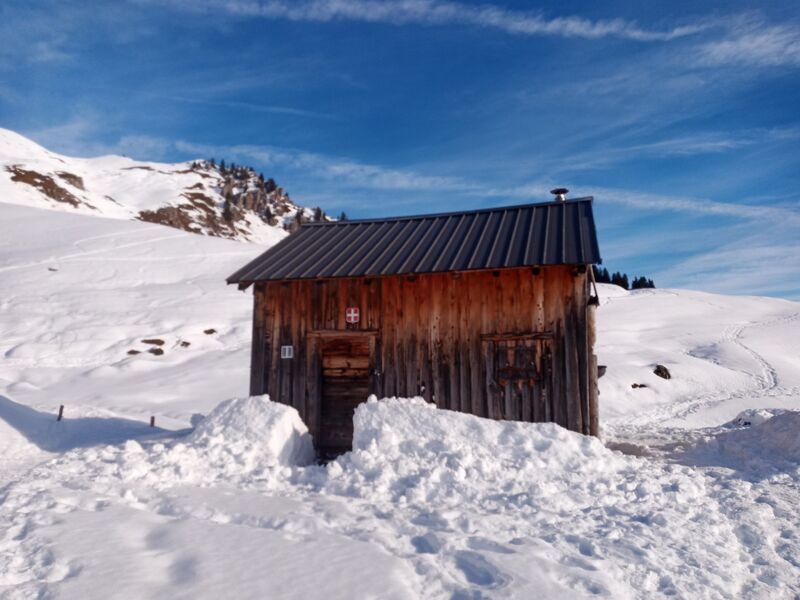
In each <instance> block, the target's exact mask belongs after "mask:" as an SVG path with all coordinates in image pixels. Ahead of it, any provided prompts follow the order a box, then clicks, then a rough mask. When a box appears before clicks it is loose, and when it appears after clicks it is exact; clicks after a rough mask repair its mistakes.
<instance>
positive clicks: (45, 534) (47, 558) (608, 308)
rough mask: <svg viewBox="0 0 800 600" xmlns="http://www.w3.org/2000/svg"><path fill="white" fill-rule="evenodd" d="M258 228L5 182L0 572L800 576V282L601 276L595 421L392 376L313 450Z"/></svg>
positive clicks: (75, 589) (413, 585)
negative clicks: (728, 286) (329, 442)
mask: <svg viewBox="0 0 800 600" xmlns="http://www.w3.org/2000/svg"><path fill="white" fill-rule="evenodd" d="M0 200H1V199H0ZM261 250H262V248H259V247H256V246H252V245H246V244H242V243H239V242H233V241H227V240H221V239H215V238H210V237H203V236H197V235H192V234H188V233H184V232H181V231H177V230H174V229H170V228H166V227H162V226H158V225H150V224H146V223H139V222H130V221H125V220H113V219H102V218H95V217H89V216H85V215H81V214H76V213H74V212H56V211H42V210H39V209H37V208H31V207H27V206H21V205H11V204H5V203H2V202H0V290H2V293H0V597H3V598H5V597H9V598H18V597H19V598H39V597H58V598H112V597H113V598H156V597H159V598H162V597H170V598H218V597H236V598H326V599H327V598H343V599H344V598H347V599H352V598H532V597H545V598H552V597H555V598H577V597H584V596H601V597H610V598H653V597H664V596H672V597H680V598H796V597H797V596H798V594H800V516H798V511H797V506H798V505H800V413H798V412H797V411H798V410H800V320H798V315H799V314H800V304H798V303H794V302H788V301H781V300H775V299H768V298H755V297H730V296H719V295H711V294H704V293H699V292H689V291H684V290H644V291H639V292H632V293H628V292H624V291H622V290H620V289H619V288H614V287H611V286H601V289H600V294H601V296H602V306H601V307H600V309H599V314H598V323H599V328H600V331H599V348H598V352H599V357H600V363H601V364H605V365H607V366H608V371H607V373H606V375H605V376H604V377H603V378H602V379H601V411H602V428H603V439H602V440H596V439H591V438H586V437H583V436H580V435H577V434H573V433H570V432H567V431H565V430H563V429H561V428H559V427H557V426H555V425H552V424H542V425H530V424H520V423H498V422H492V421H486V420H481V419H477V418H474V417H471V416H469V415H462V414H456V413H450V412H447V411H441V410H436V409H434V408H432V407H430V406H428V405H426V404H423V403H421V402H420V401H415V400H413V399H411V400H402V399H396V400H387V401H381V402H371V403H368V404H365V405H362V406H361V407H360V408H359V410H358V412H357V415H356V422H355V428H356V439H355V444H354V451H353V452H351V453H349V454H346V455H344V456H343V457H341V458H339V459H338V460H337V461H335V462H333V463H330V464H329V465H327V466H318V465H313V464H312V465H309V464H308V460H309V454H308V450H309V447H308V442H309V440H308V434H307V432H306V431H305V428H304V426H303V424H302V423H301V422H300V421H299V418H298V417H297V414H296V413H295V412H294V411H293V410H292V409H290V408H288V407H284V406H282V405H278V404H274V403H271V402H269V401H268V400H267V399H265V398H249V399H248V398H245V395H246V391H247V378H248V368H249V364H248V363H249V348H248V344H249V336H250V310H251V306H252V298H251V296H250V295H249V294H243V293H241V292H238V291H236V290H235V289H234V288H232V287H231V288H228V287H226V286H225V285H224V278H225V276H227V275H229V274H230V273H231V272H232V271H234V270H235V269H236V268H238V267H239V266H240V265H241V264H243V263H244V262H246V261H247V260H248V259H250V258H251V257H253V256H254V255H256V254H258V253H259V252H260V251H261ZM212 330H213V332H212ZM206 332H210V333H206ZM143 340H150V341H151V343H147V342H144V341H143ZM156 340H159V341H162V342H163V343H162V344H158V343H154V342H155V341H156ZM186 342H188V345H187V344H186ZM153 349H159V350H162V351H163V354H158V353H156V354H153V353H151V352H149V350H153ZM131 350H134V351H138V352H139V353H138V354H128V352H129V351H131ZM656 364H662V365H664V366H666V367H668V368H669V370H670V371H671V373H672V378H671V379H669V380H664V379H661V378H659V377H657V376H655V375H654V374H653V372H652V371H653V368H654V366H655V365H656ZM634 383H637V384H644V385H645V386H646V387H636V388H633V387H631V386H632V384H634ZM229 398H240V399H239V400H234V401H231V402H227V403H225V404H223V405H221V406H219V407H218V408H216V409H215V407H217V405H219V404H220V403H221V402H222V401H225V400H228V399H229ZM62 404H63V405H64V406H65V413H64V414H65V417H64V420H63V421H61V422H57V421H56V420H55V415H56V413H57V410H58V406H59V405H62ZM742 411H747V412H745V414H743V415H741V416H740V413H742ZM151 415H154V416H155V417H156V427H155V428H150V427H149V426H148V421H149V418H150V416H151ZM200 415H208V417H207V418H206V419H205V420H201V417H200ZM737 417H739V418H737Z"/></svg>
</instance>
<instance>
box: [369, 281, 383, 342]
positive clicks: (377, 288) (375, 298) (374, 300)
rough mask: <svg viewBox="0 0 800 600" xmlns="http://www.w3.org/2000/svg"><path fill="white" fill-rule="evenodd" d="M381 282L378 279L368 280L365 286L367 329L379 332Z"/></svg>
mask: <svg viewBox="0 0 800 600" xmlns="http://www.w3.org/2000/svg"><path fill="white" fill-rule="evenodd" d="M381 291H382V287H381V282H380V280H379V279H370V284H369V286H367V293H368V297H367V304H368V305H369V318H368V321H367V328H368V329H372V330H379V329H380V328H381V310H382V307H381Z"/></svg>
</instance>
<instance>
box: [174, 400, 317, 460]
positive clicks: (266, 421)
mask: <svg viewBox="0 0 800 600" xmlns="http://www.w3.org/2000/svg"><path fill="white" fill-rule="evenodd" d="M187 441H188V443H189V444H191V445H193V446H196V447H201V448H204V449H207V450H210V451H213V452H215V453H218V452H224V453H226V454H229V455H230V456H231V457H233V458H235V459H236V461H237V462H238V463H243V464H245V465H257V464H260V463H263V462H266V463H268V464H276V465H301V466H303V465H308V464H310V463H312V462H313V461H314V446H313V444H312V442H311V435H310V434H309V433H308V428H307V427H306V425H305V423H303V421H302V419H301V418H300V415H299V414H298V413H297V411H296V410H295V409H294V408H292V407H291V406H286V405H285V404H278V403H276V402H271V401H270V399H269V396H251V397H249V398H233V399H231V400H228V401H226V402H223V403H222V404H220V405H219V406H217V407H216V408H215V409H214V410H213V411H211V413H210V414H209V415H208V416H207V417H206V418H205V419H203V420H202V421H200V423H199V424H198V425H197V427H196V428H195V429H194V431H193V432H192V434H191V435H190V436H189V438H188V440H187ZM237 468H239V469H240V470H241V467H239V466H238V465H237ZM251 469H252V467H251V468H250V469H248V468H245V469H244V470H245V471H247V470H251Z"/></svg>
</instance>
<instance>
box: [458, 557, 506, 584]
mask: <svg viewBox="0 0 800 600" xmlns="http://www.w3.org/2000/svg"><path fill="white" fill-rule="evenodd" d="M455 560H456V567H457V568H458V569H459V570H460V571H461V572H462V573H463V574H464V577H465V578H466V579H467V581H468V582H469V583H472V584H474V585H479V586H482V587H491V588H498V587H502V586H504V585H506V584H507V583H508V577H507V576H506V575H505V574H503V573H502V572H501V571H500V570H498V569H497V567H495V566H494V565H493V564H492V563H490V562H489V561H488V560H486V559H485V558H484V557H483V556H482V555H480V554H478V553H477V552H472V551H470V550H461V551H459V552H456V553H455Z"/></svg>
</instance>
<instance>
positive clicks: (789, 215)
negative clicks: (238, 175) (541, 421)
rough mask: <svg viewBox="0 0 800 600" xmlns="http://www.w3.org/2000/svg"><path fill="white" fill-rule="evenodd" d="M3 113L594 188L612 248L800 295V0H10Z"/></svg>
mask: <svg viewBox="0 0 800 600" xmlns="http://www.w3.org/2000/svg"><path fill="white" fill-rule="evenodd" d="M0 39H1V40H3V42H2V46H0V126H3V127H7V128H10V129H14V130H17V131H20V132H21V133H23V134H26V135H28V136H30V137H32V138H33V139H35V140H36V141H38V142H39V143H41V144H43V145H45V146H47V147H49V148H51V149H53V150H56V151H59V152H62V153H66V154H72V155H80V156H92V155H99V154H106V153H118V154H126V155H128V156H132V157H134V158H138V159H149V160H167V161H177V160H186V159H191V158H196V157H211V156H213V157H216V158H217V159H219V158H225V159H226V160H228V161H230V160H234V161H235V162H240V163H247V164H251V165H253V166H254V167H256V168H258V169H260V170H262V171H263V172H264V174H265V175H267V176H272V177H274V178H275V179H276V180H277V181H278V182H279V183H280V184H281V185H283V186H284V187H285V188H286V189H287V191H288V192H289V193H290V194H291V195H292V197H293V198H294V199H295V200H297V201H298V202H301V203H304V204H308V205H320V206H322V207H323V208H324V209H325V210H326V211H327V212H329V213H331V214H338V213H339V212H340V211H342V210H344V211H346V212H347V214H348V215H350V216H351V217H368V216H380V215H397V214H409V213H417V212H431V211H437V212H438V211H446V210H459V209H468V208H479V207H484V206H497V205H504V204H514V203H520V202H528V201H544V200H547V199H548V198H549V195H548V193H547V192H548V190H549V189H551V188H552V187H555V186H565V187H568V188H570V190H571V192H570V195H571V196H579V195H593V196H595V199H596V204H595V214H596V218H597V221H598V227H599V234H600V242H601V250H602V254H603V257H604V261H605V264H606V266H608V267H609V268H611V269H612V270H616V269H619V270H624V271H627V272H628V273H629V274H631V275H634V274H645V275H648V276H650V277H652V278H654V279H655V281H656V283H657V284H658V285H659V286H662V287H689V288H695V289H702V290H707V291H715V292H727V293H753V294H767V295H775V296H783V297H788V298H800V194H799V193H798V189H800V5H799V4H798V3H797V2H795V1H793V0H792V1H787V2H779V1H772V2H768V3H759V2H750V3H742V2H736V1H724V2H712V1H709V2H695V1H691V2H690V1H683V0H678V1H672V2H669V3H667V2H662V3H644V2H639V1H629V2H602V3H600V2H597V3H590V2H557V3H550V4H548V3H542V4H537V5H535V7H534V5H533V4H532V3H529V2H502V3H501V2H499V1H498V2H496V3H480V4H477V3H476V4H473V3H469V2H438V1H434V0H389V1H386V2H381V1H378V0H374V1H372V0H336V1H334V2H313V1H312V2H308V1H301V0H297V1H295V2H290V1H267V0H265V1H261V2H259V1H256V0H215V1H213V2H212V1H209V0H198V1H194V2H190V1H184V0H164V1H156V0H133V1H129V2H126V1H122V0H120V1H119V2H109V3H107V4H105V5H103V4H101V3H97V2H92V3H90V2H86V3H81V2H73V1H70V0H60V1H54V2H35V1H30V0H28V1H24V2H16V1H15V0H11V1H10V2H9V1H8V0H6V1H4V2H3V3H2V5H0Z"/></svg>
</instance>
